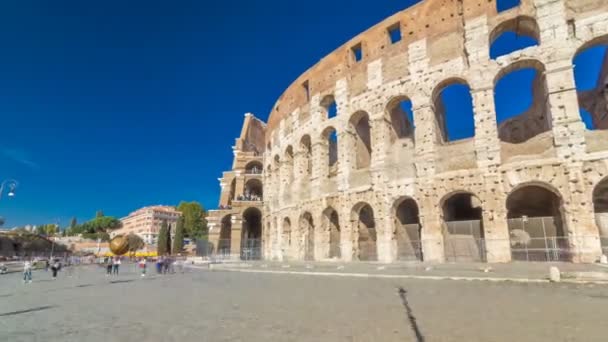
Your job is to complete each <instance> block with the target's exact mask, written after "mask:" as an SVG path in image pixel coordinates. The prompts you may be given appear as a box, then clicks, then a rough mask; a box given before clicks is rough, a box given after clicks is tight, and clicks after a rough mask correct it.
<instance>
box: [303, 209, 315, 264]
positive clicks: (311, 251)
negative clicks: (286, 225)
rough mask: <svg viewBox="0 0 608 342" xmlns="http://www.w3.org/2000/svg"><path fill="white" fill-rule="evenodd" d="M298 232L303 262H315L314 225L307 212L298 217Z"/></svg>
mask: <svg viewBox="0 0 608 342" xmlns="http://www.w3.org/2000/svg"><path fill="white" fill-rule="evenodd" d="M300 231H301V232H302V237H303V242H304V260H315V225H314V222H313V219H312V215H311V214H310V213H309V212H305V213H304V214H302V216H301V217H300Z"/></svg>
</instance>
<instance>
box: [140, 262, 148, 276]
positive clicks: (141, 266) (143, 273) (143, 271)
mask: <svg viewBox="0 0 608 342" xmlns="http://www.w3.org/2000/svg"><path fill="white" fill-rule="evenodd" d="M146 267H147V265H146V258H145V257H144V258H141V260H139V268H140V269H141V276H142V277H145V276H146Z"/></svg>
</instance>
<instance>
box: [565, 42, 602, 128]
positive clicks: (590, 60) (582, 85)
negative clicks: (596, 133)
mask: <svg viewBox="0 0 608 342" xmlns="http://www.w3.org/2000/svg"><path fill="white" fill-rule="evenodd" d="M572 63H573V64H574V80H575V84H576V91H577V94H578V103H579V108H580V112H581V118H582V119H583V121H584V122H585V126H586V127H587V129H589V130H605V129H608V36H605V37H602V38H599V39H596V40H594V41H592V42H590V43H588V44H586V45H585V46H584V47H583V48H581V49H579V51H578V52H577V53H576V55H575V56H574V60H573V61H572Z"/></svg>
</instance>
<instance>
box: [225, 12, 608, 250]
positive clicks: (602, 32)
mask: <svg viewBox="0 0 608 342" xmlns="http://www.w3.org/2000/svg"><path fill="white" fill-rule="evenodd" d="M499 2H500V0H499ZM499 8H500V4H499V3H498V4H497V3H496V2H495V1H494V0H489V1H480V0H455V1H452V0H425V1H422V2H420V3H418V4H416V5H415V6H412V7H410V8H408V9H406V10H404V11H401V12H399V13H397V14H395V15H393V16H391V17H389V18H387V19H386V20H384V21H382V22H380V23H379V24H377V25H375V26H373V27H372V28H370V29H369V30H367V31H365V32H363V33H362V34H360V35H358V36H356V37H354V38H352V39H351V40H350V41H348V42H347V43H346V44H344V45H343V46H341V47H339V48H338V49H337V50H335V51H334V52H333V53H331V54H330V55H328V56H326V57H324V58H323V59H322V60H321V61H320V62H319V63H317V64H316V65H314V66H313V67H312V68H310V69H309V70H308V71H306V72H305V73H303V74H302V75H301V76H300V77H299V78H298V79H296V80H295V82H293V83H292V84H291V85H290V86H289V87H288V88H287V89H286V90H285V92H284V93H283V94H282V95H281V96H280V98H279V99H278V101H277V102H276V104H275V106H274V108H273V109H272V112H271V113H270V117H269V119H268V123H267V126H266V127H265V142H264V144H265V145H266V146H264V147H262V148H261V149H263V150H264V152H263V167H264V174H263V182H264V191H263V192H264V201H263V208H262V221H263V222H262V225H263V226H262V233H261V235H262V236H261V239H262V255H263V257H264V258H265V259H270V260H342V261H355V260H368V261H375V260H377V261H380V262H393V261H398V260H423V261H430V262H445V261H461V260H462V261H487V262H508V261H510V260H568V261H573V262H594V261H596V260H597V259H598V258H599V257H600V256H601V255H602V253H603V248H604V251H608V219H607V217H608V130H606V129H608V110H607V103H608V101H607V99H608V57H607V58H606V59H605V60H604V63H603V67H602V69H601V71H600V75H599V77H598V81H597V85H596V86H595V88H593V89H586V90H585V91H577V88H576V84H575V77H574V63H573V59H574V58H575V57H576V56H577V55H578V54H579V53H581V52H582V51H584V50H586V49H589V48H592V47H594V46H599V45H606V44H608V2H606V1H604V0H521V2H520V3H519V4H518V5H517V6H515V7H513V8H510V9H506V10H500V11H499ZM507 32H515V33H516V34H517V35H520V36H527V37H529V38H531V39H533V40H534V41H535V42H536V43H535V44H532V45H530V46H527V47H525V48H522V49H515V50H514V51H509V52H508V53H505V54H503V55H501V56H492V54H491V49H492V45H493V43H494V42H495V41H496V40H497V39H499V38H500V37H501V35H503V34H505V33H507ZM524 68H531V69H534V70H535V71H536V77H535V79H534V81H533V89H532V96H533V101H532V104H531V105H530V106H529V108H528V109H527V110H526V111H524V112H523V113H522V114H520V115H518V116H515V117H511V118H509V119H507V120H502V121H500V120H498V119H497V114H496V110H495V108H496V106H495V88H496V85H497V83H498V82H499V81H500V80H501V79H502V78H503V77H505V76H506V75H508V74H509V73H511V72H514V71H517V70H520V69H524ZM452 85H460V86H464V87H465V89H466V90H467V91H468V96H470V97H466V99H469V98H470V101H469V100H467V101H469V102H470V107H471V108H472V109H471V113H472V114H470V115H467V114H466V113H464V112H462V113H454V112H453V111H450V110H447V109H446V103H444V101H443V98H442V96H441V94H442V92H443V90H444V89H446V87H449V86H452ZM510 101H518V98H513V99H510ZM410 108H411V109H410ZM581 109H584V110H585V111H586V112H587V113H589V115H590V116H591V122H592V124H593V128H594V129H588V127H586V125H585V123H584V121H583V120H582V118H581V114H580V113H581ZM454 115H456V117H454ZM466 120H470V122H471V126H472V127H474V135H473V136H470V137H464V138H460V137H454V136H450V134H449V132H448V129H447V126H448V124H447V122H450V121H451V122H454V121H463V122H464V121H466ZM218 221H219V219H218ZM233 234H234V232H233ZM605 237H606V238H605Z"/></svg>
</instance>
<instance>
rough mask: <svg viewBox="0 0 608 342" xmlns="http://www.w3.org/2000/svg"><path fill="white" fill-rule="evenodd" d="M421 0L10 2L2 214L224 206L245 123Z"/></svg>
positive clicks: (3, 22)
mask: <svg viewBox="0 0 608 342" xmlns="http://www.w3.org/2000/svg"><path fill="white" fill-rule="evenodd" d="M413 2H415V1H399V2H397V1H386V0H385V1H377V2H375V4H374V6H369V2H368V1H362V0H335V1H319V0H309V1H306V2H303V1H296V2H287V1H276V0H266V1H263V2H261V1H232V2H223V1H217V2H208V1H197V0H179V1H178V0H176V1H150V0H148V1H140V0H131V1H113V0H109V1H99V2H90V1H67V0H55V1H52V2H50V1H43V0H40V1H34V0H22V1H18V2H17V1H4V2H2V3H1V4H0V44H1V45H2V53H1V54H0V118H1V119H2V126H1V127H2V133H1V134H0V179H5V178H16V179H18V180H19V181H20V186H19V188H18V193H17V196H16V197H15V198H13V199H11V200H8V199H7V198H3V199H2V200H1V201H0V216H3V217H5V219H6V221H7V222H6V226H8V227H12V226H16V225H22V224H39V223H48V222H59V223H60V224H62V225H65V224H67V223H68V222H69V219H70V218H71V217H72V216H76V217H77V218H78V219H79V221H84V220H86V219H88V218H90V217H92V216H93V215H94V214H95V211H96V210H98V209H102V210H103V211H104V212H105V213H106V214H107V215H114V216H123V215H126V214H128V213H129V212H130V211H132V210H134V209H136V208H138V207H141V206H144V205H150V204H177V203H178V202H179V201H180V200H197V201H200V202H202V203H203V204H204V205H205V206H206V207H208V208H214V207H215V206H216V204H217V200H218V193H219V185H218V181H217V178H218V177H220V176H221V172H222V171H223V170H226V169H229V168H230V166H231V160H232V156H233V155H232V151H231V146H232V144H233V143H234V138H235V137H236V136H237V135H238V134H239V132H240V125H241V123H242V120H243V114H244V113H245V112H253V113H255V114H256V115H257V116H259V117H260V118H262V119H264V120H265V119H266V118H267V116H268V113H269V111H270V109H271V107H272V105H273V104H274V102H275V101H276V99H277V98H278V96H279V95H280V94H281V92H282V91H283V90H284V89H285V88H286V87H287V86H288V85H289V84H290V83H291V82H292V81H293V80H294V79H295V78H296V77H297V76H298V75H299V74H301V73H302V72H303V71H305V70H306V69H307V68H309V67H310V66H311V65H313V64H314V63H316V62H317V61H318V60H319V59H320V58H321V57H323V56H324V55H326V54H328V53H329V52H331V51H332V50H333V49H335V48H336V47H338V46H339V45H341V44H342V43H344V42H345V41H347V40H348V39H349V38H351V37H352V36H354V35H356V34H358V33H360V32H362V31H363V30H365V29H366V28H368V27H370V26H372V25H373V24H375V23H377V22H378V21H380V20H382V19H384V18H385V17H387V16H389V15H391V14H393V13H394V12H396V11H399V10H401V9H403V8H405V7H407V6H408V5H409V4H411V3H413ZM596 55H597V56H599V55H600V53H599V52H598V53H596ZM597 56H595V57H593V56H592V57H593V58H596V59H597ZM592 57H590V58H592ZM507 107H508V105H507ZM456 129H458V128H456Z"/></svg>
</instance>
